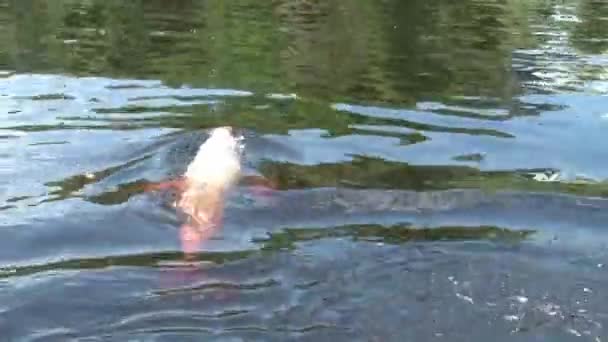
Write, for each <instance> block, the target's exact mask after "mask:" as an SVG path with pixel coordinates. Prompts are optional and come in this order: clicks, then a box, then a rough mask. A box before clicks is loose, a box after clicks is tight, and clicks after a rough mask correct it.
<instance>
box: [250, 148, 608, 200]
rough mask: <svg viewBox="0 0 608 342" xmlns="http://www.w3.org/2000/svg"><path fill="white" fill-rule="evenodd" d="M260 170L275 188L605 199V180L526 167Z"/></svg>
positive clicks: (369, 163) (364, 161)
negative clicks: (546, 177)
mask: <svg viewBox="0 0 608 342" xmlns="http://www.w3.org/2000/svg"><path fill="white" fill-rule="evenodd" d="M260 170H261V172H262V173H263V174H264V175H265V176H266V177H268V178H270V179H273V180H275V182H276V183H277V184H278V186H279V187H280V188H283V189H287V188H313V187H334V186H346V187H360V188H378V189H404V190H415V191H426V190H447V189H454V188H459V189H482V190H484V191H501V190H522V191H539V192H558V193H559V192H561V193H571V194H576V195H582V196H601V197H608V183H589V182H570V183H562V182H537V181H533V180H531V179H530V178H528V177H526V175H527V174H528V171H533V170H520V171H501V172H499V171H493V172H483V171H479V170H477V169H474V168H471V167H464V166H462V167H455V166H423V165H408V164H403V163H394V162H388V161H384V160H381V159H377V158H366V157H357V158H355V159H354V160H353V161H352V162H350V163H336V164H321V165H313V166H305V165H297V164H290V163H279V162H270V161H267V162H264V163H262V165H261V166H260Z"/></svg>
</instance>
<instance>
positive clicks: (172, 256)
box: [0, 251, 255, 279]
mask: <svg viewBox="0 0 608 342" xmlns="http://www.w3.org/2000/svg"><path fill="white" fill-rule="evenodd" d="M254 252H255V251H233V252H204V253H198V254H195V255H192V258H193V259H192V260H191V261H207V262H212V263H215V264H223V263H229V262H232V261H236V260H241V259H245V258H247V257H248V256H250V255H251V254H252V253H254ZM182 260H183V254H182V253H181V252H165V253H146V254H135V255H117V256H110V257H103V258H87V259H71V260H62V261H57V262H52V263H46V264H40V265H29V266H23V267H3V268H0V279H2V278H9V277H23V276H27V275H31V274H36V273H43V272H48V271H65V270H86V269H103V268H108V267H116V266H123V267H125V266H126V267H162V264H163V263H165V262H169V263H171V262H172V263H176V266H175V267H178V266H179V262H180V261H182ZM183 266H184V267H188V265H187V264H186V265H183Z"/></svg>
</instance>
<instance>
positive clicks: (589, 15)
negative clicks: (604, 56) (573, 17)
mask: <svg viewBox="0 0 608 342" xmlns="http://www.w3.org/2000/svg"><path fill="white" fill-rule="evenodd" d="M578 17H579V19H580V20H581V22H580V23H578V24H577V25H576V26H575V28H574V32H573V34H572V43H573V45H574V46H575V47H576V48H578V49H580V50H581V51H583V52H586V53H594V54H601V53H605V52H606V51H607V50H608V25H607V21H608V2H606V1H602V0H582V1H580V3H579V6H578Z"/></svg>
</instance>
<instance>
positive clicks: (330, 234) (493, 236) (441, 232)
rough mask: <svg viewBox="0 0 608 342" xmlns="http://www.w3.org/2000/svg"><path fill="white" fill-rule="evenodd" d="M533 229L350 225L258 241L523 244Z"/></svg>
mask: <svg viewBox="0 0 608 342" xmlns="http://www.w3.org/2000/svg"><path fill="white" fill-rule="evenodd" d="M534 233H535V231H534V230H519V231H515V230H509V229H503V228H498V227H492V226H482V227H437V228H415V227H410V226H404V225H396V226H390V227H389V226H381V225H371V224H370V225H347V226H340V227H332V228H297V229H296V228H290V229H285V230H283V231H281V232H279V233H271V234H269V237H268V238H266V239H257V240H255V241H256V242H258V243H262V244H263V247H262V248H263V249H265V250H278V249H293V248H295V244H296V243H298V242H303V241H309V240H318V239H326V238H344V237H351V238H352V239H354V240H362V241H374V242H383V243H390V244H399V243H404V242H408V241H470V240H491V241H497V242H520V241H522V240H525V239H527V238H529V237H530V236H531V235H532V234H534Z"/></svg>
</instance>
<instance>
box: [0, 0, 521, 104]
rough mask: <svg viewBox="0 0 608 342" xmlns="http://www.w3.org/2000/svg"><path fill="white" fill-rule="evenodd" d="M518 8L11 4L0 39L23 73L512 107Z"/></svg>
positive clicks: (245, 2) (246, 0) (213, 2)
mask: <svg viewBox="0 0 608 342" xmlns="http://www.w3.org/2000/svg"><path fill="white" fill-rule="evenodd" d="M521 3H522V1H518V0H509V1H506V2H501V1H487V2H483V3H480V2H477V1H472V0H465V1H459V2H456V3H454V2H448V1H442V0H435V1H398V0H390V1H385V2H363V3H355V2H350V1H348V2H344V1H338V0H334V1H293V0H277V1H274V2H267V1H253V0H239V1H231V2H224V1H220V0H209V1H199V0H179V1H169V2H168V1H161V0H152V1H141V0H139V1H120V0H110V1H102V0H91V1H61V2H44V1H36V0H22V1H16V0H13V1H11V6H12V8H13V9H12V12H10V13H11V18H10V20H12V25H8V26H10V27H13V28H14V32H15V37H14V38H11V37H9V36H8V34H9V32H11V30H4V31H3V32H1V33H0V36H1V37H2V38H1V39H3V40H9V41H12V43H11V44H8V46H10V49H11V50H12V51H13V54H14V57H13V58H12V61H9V64H11V63H12V64H13V65H14V66H15V67H17V66H18V65H22V67H21V68H22V69H30V70H49V71H54V70H62V71H67V72H71V73H78V74H87V73H89V74H100V73H101V74H105V75H109V76H117V75H118V76H128V77H140V78H141V77H152V78H157V79H162V80H165V81H167V82H168V83H170V84H181V83H189V84H193V85H197V86H217V87H232V88H244V89H248V90H253V91H263V92H269V91H283V92H287V91H295V92H297V93H298V94H299V95H301V96H304V97H309V98H314V99H318V100H323V101H328V100H329V101H340V100H342V101H344V100H352V101H365V102H368V101H389V102H393V103H399V102H412V101H413V100H415V99H416V98H419V97H420V96H441V95H442V94H451V95H453V94H465V95H467V94H468V95H492V96H506V97H508V95H509V94H510V93H509V92H508V91H510V90H509V88H508V86H505V85H508V84H509V82H510V81H511V80H510V77H511V76H510V51H511V50H512V49H513V47H514V46H516V45H517V44H519V43H520V42H519V41H515V40H514V39H512V38H510V37H512V36H514V33H525V25H520V24H521V23H522V22H525V21H526V20H525V19H526V16H527V15H528V14H529V11H526V10H522V8H523V7H522V6H521ZM26 14H27V15H26ZM522 35H524V34H519V36H522ZM515 36H518V35H517V34H515ZM5 58H7V57H5ZM505 91H507V93H506V94H505Z"/></svg>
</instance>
